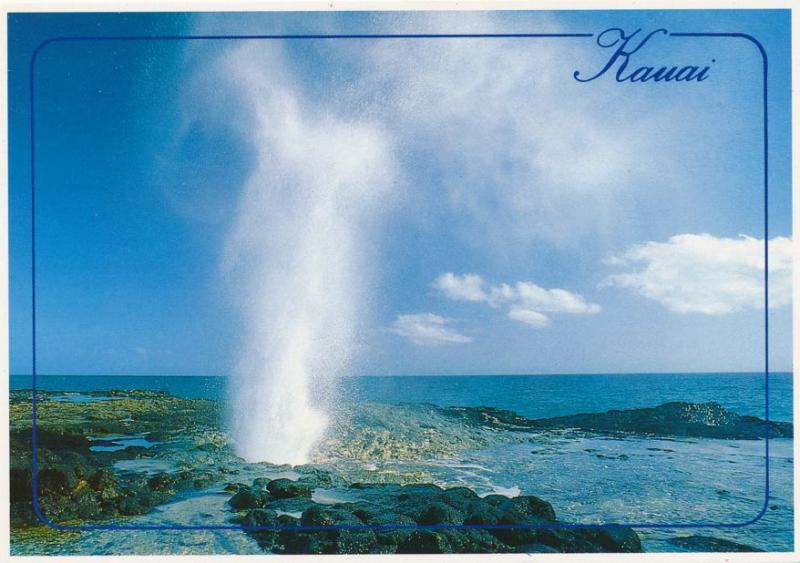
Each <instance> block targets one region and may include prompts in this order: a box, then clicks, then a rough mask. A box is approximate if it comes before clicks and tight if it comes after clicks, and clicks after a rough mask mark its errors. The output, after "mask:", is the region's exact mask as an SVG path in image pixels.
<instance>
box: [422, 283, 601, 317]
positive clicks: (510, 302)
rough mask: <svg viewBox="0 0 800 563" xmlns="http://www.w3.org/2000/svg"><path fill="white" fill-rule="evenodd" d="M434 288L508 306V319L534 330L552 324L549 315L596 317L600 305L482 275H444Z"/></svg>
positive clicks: (563, 291) (569, 294)
mask: <svg viewBox="0 0 800 563" xmlns="http://www.w3.org/2000/svg"><path fill="white" fill-rule="evenodd" d="M431 287H433V288H434V289H436V290H438V291H441V292H442V293H443V294H444V296H445V297H447V298H448V299H451V300H453V301H471V302H476V303H479V302H484V303H487V304H488V305H490V306H491V307H501V306H508V307H509V311H508V318H509V319H512V320H515V321H520V322H523V323H526V324H528V325H530V326H532V327H534V328H542V327H545V326H547V325H549V324H550V317H549V316H548V315H546V314H545V313H548V314H549V315H554V314H562V313H564V314H571V315H594V314H597V313H599V312H600V309H601V308H600V305H597V304H595V303H588V302H587V301H586V300H585V299H584V298H583V296H582V295H579V294H577V293H572V292H571V291H567V290H566V289H559V288H555V289H545V288H543V287H540V286H538V285H536V284H535V283H533V282H530V281H520V282H516V283H514V284H507V283H501V284H497V285H488V284H486V282H485V281H484V280H483V278H482V277H481V276H479V275H478V274H463V275H456V274H453V273H452V272H447V273H444V274H442V275H440V276H439V277H438V278H436V279H435V280H434V281H433V282H432V283H431Z"/></svg>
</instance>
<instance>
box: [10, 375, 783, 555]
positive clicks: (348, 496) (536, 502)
mask: <svg viewBox="0 0 800 563" xmlns="http://www.w3.org/2000/svg"><path fill="white" fill-rule="evenodd" d="M30 398H31V396H30V391H13V392H12V393H11V401H10V403H11V404H10V411H11V416H10V417H11V432H10V440H11V526H12V547H13V545H14V543H15V542H16V543H18V544H20V543H27V544H35V545H40V546H42V550H43V551H42V552H43V553H46V552H47V545H49V543H52V542H54V541H66V540H65V538H70V537H72V535H71V534H65V533H64V532H63V531H56V530H53V529H51V528H47V527H45V526H43V525H42V524H41V523H40V522H39V520H38V518H37V517H36V515H35V514H34V512H33V508H32V503H31V499H32V496H33V479H32V444H31V429H32V425H31V400H30ZM37 405H38V424H37V426H38V430H37V452H38V457H37V466H38V472H37V481H38V488H39V491H38V499H39V506H40V508H41V511H42V513H43V514H44V515H45V516H46V517H47V519H48V520H50V521H51V522H55V523H58V524H77V525H80V524H92V523H102V522H115V523H118V522H123V523H124V522H125V520H126V519H129V518H133V517H136V516H139V515H146V514H149V513H151V512H152V511H153V510H154V509H155V508H156V507H159V506H162V505H165V504H167V503H171V502H174V501H178V500H180V499H182V498H186V497H187V496H190V495H192V494H199V493H200V492H203V491H208V490H212V489H214V490H216V491H218V492H217V493H216V494H219V493H220V492H224V493H226V496H225V497H224V498H225V499H227V502H225V501H224V500H222V501H221V502H222V503H223V504H224V506H225V508H226V510H227V511H228V519H227V521H228V522H229V523H231V524H232V525H238V526H241V527H242V529H243V531H244V533H247V534H248V535H249V536H250V537H252V538H253V539H254V540H255V541H256V542H257V543H258V545H259V546H260V547H261V549H263V550H264V551H267V552H274V553H494V552H498V553H506V552H536V553H540V552H541V553H545V552H561V553H573V552H637V551H641V549H642V546H641V542H640V539H639V537H638V536H637V534H636V532H635V531H634V530H632V529H630V528H624V527H618V526H609V527H600V528H597V527H588V528H572V527H569V526H567V527H563V526H561V524H562V522H561V521H559V520H558V519H557V517H556V513H555V510H554V509H553V507H552V505H551V504H550V503H549V502H547V501H546V500H543V499H540V498H538V497H536V496H531V495H520V496H515V497H510V496H503V495H498V494H489V495H485V496H479V495H478V494H477V493H476V492H475V491H474V490H472V489H470V488H467V487H450V488H443V487H440V486H437V485H436V484H432V483H430V482H428V481H429V479H428V477H427V476H426V475H424V474H398V475H396V476H395V477H394V478H392V479H391V480H387V478H386V476H385V475H384V476H377V477H375V476H374V474H373V473H371V472H364V471H361V472H358V471H356V472H348V471H345V470H337V469H336V468H337V467H339V466H340V465H341V466H344V465H345V464H346V462H347V461H348V460H353V461H354V462H355V461H357V462H359V463H362V462H363V461H364V460H370V459H419V458H420V457H421V456H430V457H433V458H437V456H438V457H439V458H447V457H448V456H451V455H452V454H453V453H454V452H458V451H462V450H465V449H470V448H472V449H476V448H481V447H485V446H487V445H490V444H492V443H498V441H502V440H514V439H520V438H519V436H530V434H531V433H535V434H541V433H544V434H546V433H548V432H551V431H552V432H562V431H564V430H565V429H569V430H570V431H578V432H594V433H598V434H639V435H643V436H651V435H654V432H660V434H659V435H670V436H693V437H698V436H699V437H712V438H726V439H757V438H758V437H760V436H763V435H764V429H765V423H764V421H761V420H760V419H757V418H755V417H742V416H739V415H737V414H735V413H732V412H730V411H727V410H725V409H723V408H722V407H720V406H719V405H716V404H714V403H706V404H699V405H692V404H689V403H668V404H665V405H661V406H659V407H655V408H652V409H632V410H628V411H609V412H607V413H597V414H579V415H573V416H568V417H557V418H550V419H538V420H532V419H527V418H525V417H522V416H520V415H518V414H516V413H513V412H510V411H503V410H498V409H494V408H490V407H470V408H461V407H436V406H433V405H413V406H408V407H402V406H392V405H367V406H361V411H360V412H356V413H352V414H350V415H349V416H350V417H351V418H342V419H340V420H338V421H337V424H338V429H339V430H340V432H335V433H334V436H335V437H331V438H329V439H328V441H327V442H326V444H324V445H323V446H324V447H323V448H321V449H322V451H323V453H322V454H321V455H322V457H323V458H325V459H329V458H330V456H331V455H332V452H335V453H337V454H338V455H339V456H340V458H338V460H337V461H336V462H335V463H330V464H329V466H326V467H325V469H322V468H321V466H319V465H317V466H314V465H307V466H299V467H288V466H274V465H271V464H248V463H247V462H245V461H244V460H242V459H241V458H238V457H237V456H236V455H235V453H234V452H233V450H232V448H231V446H230V443H229V440H228V438H227V436H226V435H225V433H224V431H223V430H222V424H221V420H222V412H221V405H220V404H219V403H217V402H216V401H209V400H203V399H182V398H178V397H174V396H171V395H169V394H167V393H165V392H159V391H138V390H127V391H103V392H87V393H83V394H77V395H76V394H72V395H70V394H67V393H64V392H52V391H48V392H39V393H38V394H37ZM404 409H405V410H404ZM409 413H412V414H411V415H410V414H409ZM352 417H360V418H359V419H358V424H353V421H354V420H355V419H354V418H352ZM353 428H359V429H360V431H359V432H358V433H353V432H352V429H353ZM759 432H760V434H759ZM770 432H771V436H784V437H785V436H791V425H790V424H788V423H780V422H773V423H770ZM773 433H774V434H773ZM526 439H527V438H526ZM325 452H327V453H325ZM281 472H282V473H284V474H285V476H284V477H276V475H278V474H280V473H281ZM259 475H272V477H263V476H259ZM371 479H372V480H373V482H370V480H371ZM375 480H377V482H374V481H375ZM332 495H333V496H334V497H336V495H338V496H339V497H340V498H335V499H334V500H333V501H331V500H330V498H331V496H332ZM566 524H568V525H569V523H566ZM329 527H330V528H329ZM254 528H256V529H254ZM258 528H262V529H258ZM263 528H267V529H263ZM698 538H700V539H698ZM675 546H676V548H684V549H685V548H687V547H693V548H697V549H699V550H710V551H715V550H726V549H728V548H731V546H733V547H736V549H737V550H745V551H746V550H751V551H754V550H755V549H754V548H749V546H746V545H741V544H736V543H735V542H727V543H726V540H720V539H717V538H704V537H702V536H692V537H689V538H688V539H687V538H683V539H681V538H676V540H675Z"/></svg>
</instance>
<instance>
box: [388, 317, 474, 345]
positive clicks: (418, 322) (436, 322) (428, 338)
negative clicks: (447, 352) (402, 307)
mask: <svg viewBox="0 0 800 563" xmlns="http://www.w3.org/2000/svg"><path fill="white" fill-rule="evenodd" d="M452 322H453V319H449V318H447V317H442V316H439V315H434V314H433V313H418V314H414V315H398V316H397V318H396V319H395V320H394V322H393V323H392V325H391V327H390V328H389V330H390V331H391V332H394V333H395V334H399V335H400V336H403V337H405V338H408V339H409V340H410V341H411V342H413V343H414V344H417V345H420V346H431V345H436V344H446V343H453V344H463V343H466V342H472V338H470V337H469V336H466V335H464V334H460V333H459V332H457V331H455V330H453V329H452V328H449V327H448V325H449V324H451V323H452Z"/></svg>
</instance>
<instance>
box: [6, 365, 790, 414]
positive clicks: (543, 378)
mask: <svg viewBox="0 0 800 563" xmlns="http://www.w3.org/2000/svg"><path fill="white" fill-rule="evenodd" d="M10 383H11V389H30V388H31V377H30V376H29V375H12V376H11V382H10ZM764 383H765V377H764V374H763V373H643V374H624V375H606V374H603V375H596V374H586V375H581V374H574V375H498V376H475V375H470V376H457V375H448V376H380V377H378V376H374V377H369V376H367V377H344V378H341V379H340V380H339V382H338V387H339V391H340V394H341V398H342V399H344V400H349V401H359V402H361V401H369V402H378V403H390V404H400V403H432V404H435V405H439V406H493V407H497V408H500V409H508V410H513V411H516V412H518V413H519V414H521V415H523V416H525V417H527V418H545V417H551V416H561V415H567V414H575V413H579V412H603V411H606V410H609V409H627V408H640V407H653V406H656V405H659V404H662V403H666V402H669V401H685V402H690V403H702V402H708V401H716V402H718V403H720V404H721V405H722V406H724V407H726V408H728V409H730V410H732V411H734V412H736V413H738V414H746V415H751V416H757V417H759V418H765V407H766V400H765V393H764ZM225 384H226V379H225V377H207V376H154V375H141V376H140V375H133V376H98V375H39V376H37V386H38V387H39V388H40V389H42V390H52V391H74V392H81V391H102V390H110V389H148V390H163V391H167V392H168V393H170V394H172V395H175V396H178V397H186V398H192V399H197V398H203V399H212V400H224V399H225V397H226V385H225ZM769 386H770V394H769V413H770V416H769V418H770V420H781V421H791V420H792V374H791V373H787V372H777V373H770V374H769Z"/></svg>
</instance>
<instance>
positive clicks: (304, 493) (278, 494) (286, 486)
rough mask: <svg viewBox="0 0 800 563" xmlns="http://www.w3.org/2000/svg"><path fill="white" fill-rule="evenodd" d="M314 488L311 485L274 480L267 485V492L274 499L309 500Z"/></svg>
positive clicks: (301, 482)
mask: <svg viewBox="0 0 800 563" xmlns="http://www.w3.org/2000/svg"><path fill="white" fill-rule="evenodd" d="M314 488H315V487H314V485H313V484H311V483H306V482H303V481H292V480H291V479H275V480H273V481H270V482H269V483H268V484H267V490H268V491H269V492H270V494H271V495H272V496H273V497H274V498H294V497H306V498H311V492H312V491H313V490H314Z"/></svg>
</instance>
